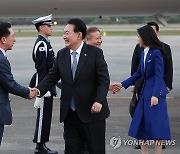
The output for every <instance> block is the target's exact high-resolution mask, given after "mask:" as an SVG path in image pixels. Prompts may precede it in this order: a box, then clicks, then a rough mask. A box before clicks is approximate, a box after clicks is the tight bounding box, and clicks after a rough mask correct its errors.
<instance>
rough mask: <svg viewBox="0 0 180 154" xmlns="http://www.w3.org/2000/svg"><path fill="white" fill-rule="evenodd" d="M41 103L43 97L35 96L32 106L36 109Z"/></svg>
mask: <svg viewBox="0 0 180 154" xmlns="http://www.w3.org/2000/svg"><path fill="white" fill-rule="evenodd" d="M43 103H44V102H43V98H39V97H36V99H35V102H34V107H35V108H36V109H38V108H41V107H42V106H43Z"/></svg>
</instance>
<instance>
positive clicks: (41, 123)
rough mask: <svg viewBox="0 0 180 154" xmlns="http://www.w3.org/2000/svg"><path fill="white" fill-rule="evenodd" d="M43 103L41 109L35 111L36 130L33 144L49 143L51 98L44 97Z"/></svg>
mask: <svg viewBox="0 0 180 154" xmlns="http://www.w3.org/2000/svg"><path fill="white" fill-rule="evenodd" d="M43 99H44V103H43V105H42V107H41V108H39V109H37V119H36V128H35V133H34V139H33V142H34V143H46V142H48V141H49V135H50V129H51V119H52V108H53V96H51V97H44V98H43Z"/></svg>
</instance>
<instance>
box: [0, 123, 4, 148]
mask: <svg viewBox="0 0 180 154" xmlns="http://www.w3.org/2000/svg"><path fill="white" fill-rule="evenodd" d="M3 132H4V124H0V145H1V141H2V137H3Z"/></svg>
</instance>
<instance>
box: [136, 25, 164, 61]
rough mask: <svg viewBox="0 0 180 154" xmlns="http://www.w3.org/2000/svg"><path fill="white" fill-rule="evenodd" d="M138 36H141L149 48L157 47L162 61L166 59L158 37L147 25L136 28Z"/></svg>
mask: <svg viewBox="0 0 180 154" xmlns="http://www.w3.org/2000/svg"><path fill="white" fill-rule="evenodd" d="M137 31H138V34H139V36H140V37H141V38H142V40H143V43H144V44H145V45H146V46H148V47H149V48H150V49H158V50H160V51H161V53H162V55H163V58H164V61H166V57H167V56H166V52H165V50H164V49H163V47H162V43H161V41H160V40H159V39H158V37H157V35H156V33H155V31H154V30H153V28H152V27H151V26H149V25H145V26H143V27H141V28H139V29H137Z"/></svg>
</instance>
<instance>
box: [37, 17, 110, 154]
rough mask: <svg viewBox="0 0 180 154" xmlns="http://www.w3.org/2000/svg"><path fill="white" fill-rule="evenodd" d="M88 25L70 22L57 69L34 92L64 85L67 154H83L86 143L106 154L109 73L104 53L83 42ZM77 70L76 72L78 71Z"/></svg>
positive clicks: (98, 153)
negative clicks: (56, 85) (58, 83)
mask: <svg viewBox="0 0 180 154" xmlns="http://www.w3.org/2000/svg"><path fill="white" fill-rule="evenodd" d="M85 36H86V25H85V23H84V22H83V21H82V20H80V19H76V18H75V19H71V20H69V21H68V24H67V25H66V27H65V28H64V35H63V38H64V41H65V46H66V47H65V48H63V49H61V50H60V51H59V52H58V54H57V57H56V61H55V65H54V67H53V69H52V70H50V72H49V73H48V75H46V77H45V78H44V80H43V81H42V82H41V83H40V84H39V85H38V86H37V89H36V88H34V90H35V91H36V93H37V94H38V90H39V93H40V96H42V95H43V94H45V93H46V91H48V89H50V88H51V87H52V86H54V85H55V84H56V83H57V82H58V81H59V79H61V81H62V93H61V107H60V122H64V139H65V154H83V150H84V144H83V143H84V142H86V143H87V146H88V149H89V152H90V153H92V154H105V126H106V124H105V120H106V118H107V117H108V116H109V114H110V111H109V107H108V103H107V99H106V96H107V93H108V88H109V82H110V81H109V73H108V68H107V64H106V61H105V60H104V56H103V51H102V50H101V49H99V48H97V47H94V46H91V45H87V44H86V43H85V42H83V39H84V38H85ZM76 68H77V69H76Z"/></svg>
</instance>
